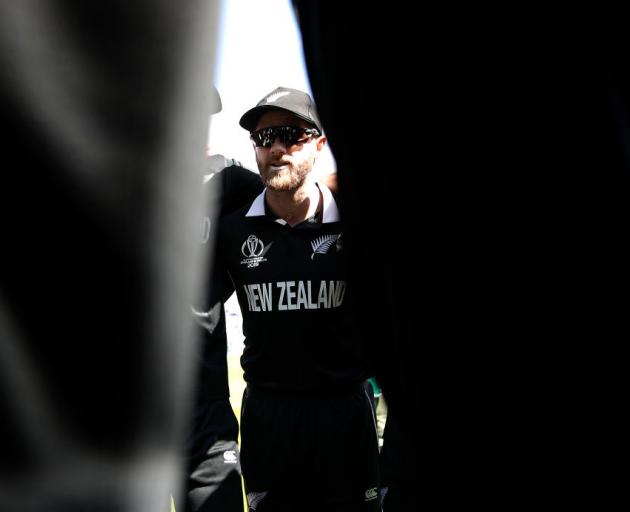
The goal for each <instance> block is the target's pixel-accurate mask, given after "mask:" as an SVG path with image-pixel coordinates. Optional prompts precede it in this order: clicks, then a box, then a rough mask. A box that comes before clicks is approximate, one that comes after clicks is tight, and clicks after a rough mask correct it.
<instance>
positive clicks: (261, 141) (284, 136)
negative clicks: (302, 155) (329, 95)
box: [250, 126, 319, 148]
mask: <svg viewBox="0 0 630 512" xmlns="http://www.w3.org/2000/svg"><path fill="white" fill-rule="evenodd" d="M313 135H319V130H317V129H316V128H299V127H297V126H270V127H269V128H261V129H260V130H256V131H254V132H251V134H250V136H251V139H252V140H253V141H254V144H256V147H258V148H270V147H271V146H272V145H273V143H274V142H275V140H276V139H280V142H282V144H284V145H285V146H292V145H293V144H297V143H298V142H306V141H307V140H308V138H309V137H312V136H313Z"/></svg>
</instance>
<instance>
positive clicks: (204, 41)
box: [0, 0, 218, 512]
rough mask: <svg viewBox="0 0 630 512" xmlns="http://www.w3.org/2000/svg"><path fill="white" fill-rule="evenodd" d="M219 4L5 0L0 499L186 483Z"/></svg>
mask: <svg viewBox="0 0 630 512" xmlns="http://www.w3.org/2000/svg"><path fill="white" fill-rule="evenodd" d="M217 14H218V2H216V1H213V0H208V1H202V0H199V1H197V0H195V1H193V0H190V1H184V2H178V3H177V4H174V3H172V2H167V1H164V0H157V1H156V0H151V1H148V0H141V1H138V2H133V3H132V4H129V3H128V2H120V1H114V2H107V3H105V4H93V3H89V4H87V3H77V2H72V1H65V0H52V1H48V2H35V1H25V2H2V3H1V4H0V29H1V30H0V112H2V114H1V115H2V123H1V126H2V130H3V137H2V139H3V146H4V148H3V149H4V150H3V153H4V158H5V159H6V161H7V162H14V163H13V164H12V165H11V167H12V170H11V172H9V173H8V174H7V175H6V176H5V177H4V178H3V183H2V186H1V187H0V191H1V192H0V218H2V237H3V242H2V247H3V250H2V256H1V265H0V338H1V343H0V417H2V423H3V427H4V432H5V433H4V435H3V444H4V448H3V455H2V457H1V458H0V510H2V511H3V512H4V511H13V510H15V511H20V512H31V511H33V512H35V511H37V512H39V511H44V510H45V511H63V512H72V511H85V510H90V511H107V512H117V511H120V512H127V511H128V512H141V511H151V512H155V511H157V510H160V509H166V508H167V507H168V504H169V493H170V492H171V491H173V490H174V487H175V486H176V485H177V483H179V481H178V479H177V474H178V464H179V458H178V456H177V455H178V454H177V448H178V446H179V445H178V444H177V441H178V439H179V438H180V436H181V435H182V425H183V420H184V418H185V417H186V415H187V414H188V411H187V409H186V407H185V406H183V405H182V404H185V403H187V401H186V400H184V398H185V397H187V395H188V388H189V385H190V383H189V382H188V379H189V373H190V367H191V363H192V354H193V349H194V347H193V343H192V341H193V338H192V335H191V334H192V333H191V332H190V323H189V322H188V316H189V311H190V310H189V306H188V305H189V304H190V302H191V300H192V298H193V297H194V296H195V295H196V293H197V290H196V289H195V286H196V283H199V282H201V281H202V279H201V278H200V274H201V273H203V268H202V266H201V265H200V261H198V259H197V257H196V251H195V247H196V245H195V244H196V238H195V237H196V235H197V232H196V230H195V229H194V228H193V226H195V227H196V223H195V221H196V219H197V218H198V216H199V213H200V211H201V191H200V187H199V183H198V176H199V169H200V168H202V166H203V165H204V158H205V155H204V147H205V138H206V128H207V120H208V115H209V112H210V109H211V107H210V104H209V103H210V98H209V96H208V91H207V84H208V83H212V69H213V64H214V51H215V49H214V48H215V33H216V19H217Z"/></svg>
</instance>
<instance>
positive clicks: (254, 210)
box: [245, 182, 341, 224]
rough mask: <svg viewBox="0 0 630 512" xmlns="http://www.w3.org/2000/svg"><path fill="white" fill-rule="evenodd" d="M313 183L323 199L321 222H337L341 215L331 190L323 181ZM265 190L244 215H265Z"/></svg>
mask: <svg viewBox="0 0 630 512" xmlns="http://www.w3.org/2000/svg"><path fill="white" fill-rule="evenodd" d="M315 184H316V185H317V187H318V188H319V190H320V191H321V193H322V198H323V199H324V204H323V210H324V211H323V215H322V224H328V223H329V222H338V221H339V220H340V218H341V217H340V216H339V209H338V208H337V203H336V202H335V198H334V197H333V195H332V192H331V191H330V189H329V188H328V187H327V186H326V185H324V184H323V183H319V182H318V183H315ZM265 192H267V189H265V190H263V191H262V192H261V193H260V194H259V195H258V197H257V198H256V199H254V202H253V203H252V205H251V206H250V208H249V210H248V211H247V213H246V214H245V217H260V216H263V215H265ZM278 220H282V219H278Z"/></svg>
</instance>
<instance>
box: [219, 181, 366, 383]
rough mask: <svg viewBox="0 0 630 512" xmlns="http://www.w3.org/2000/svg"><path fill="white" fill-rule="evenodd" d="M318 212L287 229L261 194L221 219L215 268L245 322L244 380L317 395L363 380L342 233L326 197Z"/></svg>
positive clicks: (324, 192)
mask: <svg viewBox="0 0 630 512" xmlns="http://www.w3.org/2000/svg"><path fill="white" fill-rule="evenodd" d="M319 187H320V190H321V191H322V195H323V206H324V207H323V210H322V212H320V213H319V214H317V215H315V216H314V217H311V218H309V219H307V220H305V221H304V222H302V223H300V224H298V225H296V226H294V227H291V226H289V225H288V224H287V223H286V222H285V221H283V220H282V219H278V218H276V217H275V216H273V215H272V214H270V213H269V212H268V211H267V209H266V207H265V192H263V193H262V194H260V195H259V196H258V197H257V198H256V199H255V200H254V201H253V203H251V204H250V205H248V206H247V207H245V208H242V209H240V210H237V211H236V212H234V213H233V214H231V215H228V216H226V217H224V218H223V219H222V220H221V225H220V229H219V242H218V256H219V262H218V263H219V264H220V265H222V266H223V267H224V268H225V269H226V270H227V273H228V274H229V278H230V282H229V284H227V285H225V289H224V293H226V294H227V293H231V291H232V289H236V293H237V296H238V301H239V304H240V307H241V312H242V315H243V332H244V334H245V349H244V352H243V355H242V357H241V365H242V367H243V370H244V378H245V380H246V381H247V382H248V383H250V384H254V385H258V386H260V387H265V388H272V389H280V390H295V391H317V390H325V389H338V388H340V387H344V386H349V385H351V384H355V383H357V382H359V381H361V380H362V379H364V378H366V377H367V364H366V357H365V354H364V350H363V346H362V343H361V342H360V339H359V337H358V336H357V333H356V332H355V326H354V321H353V317H352V316H351V315H350V311H351V309H350V306H349V302H350V301H351V290H349V289H348V283H347V281H346V261H345V252H344V250H343V228H342V224H341V222H340V218H339V211H338V209H337V204H336V202H335V200H334V197H333V195H332V193H331V192H330V190H328V188H326V187H325V186H324V185H321V184H320V185H319Z"/></svg>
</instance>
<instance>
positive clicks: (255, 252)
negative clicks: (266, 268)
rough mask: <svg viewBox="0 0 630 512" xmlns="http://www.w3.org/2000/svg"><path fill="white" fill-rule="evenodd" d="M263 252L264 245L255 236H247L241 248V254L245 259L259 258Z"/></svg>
mask: <svg viewBox="0 0 630 512" xmlns="http://www.w3.org/2000/svg"><path fill="white" fill-rule="evenodd" d="M264 250H265V244H263V243H262V241H261V240H260V239H259V238H258V237H256V236H255V235H249V236H248V237H247V240H245V242H243V245H242V247H241V252H242V253H243V256H245V257H246V258H256V257H257V256H260V255H261V254H262V252H263V251H264Z"/></svg>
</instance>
